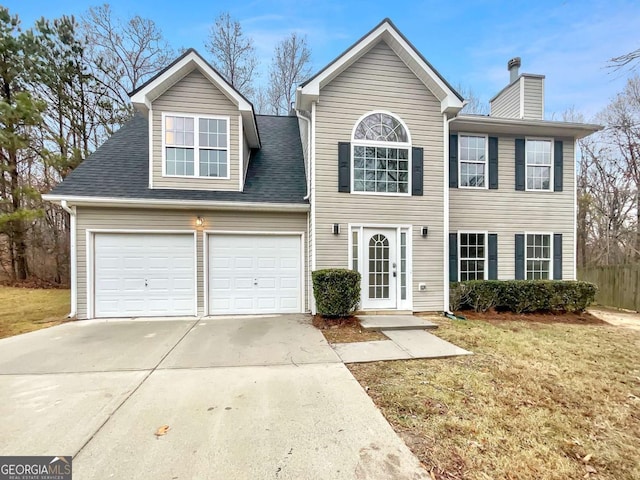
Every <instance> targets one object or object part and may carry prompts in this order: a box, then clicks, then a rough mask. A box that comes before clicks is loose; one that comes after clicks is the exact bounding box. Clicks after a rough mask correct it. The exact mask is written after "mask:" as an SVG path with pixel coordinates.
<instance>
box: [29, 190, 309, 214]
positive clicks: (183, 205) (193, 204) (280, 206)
mask: <svg viewBox="0 0 640 480" xmlns="http://www.w3.org/2000/svg"><path fill="white" fill-rule="evenodd" d="M42 199H43V200H45V201H48V202H53V203H60V202H61V201H63V200H64V201H66V202H67V203H68V204H69V205H78V206H97V207H131V208H163V209H177V210H180V209H190V208H200V209H207V210H257V211H300V212H306V211H308V210H309V204H306V203H268V202H233V201H231V202H227V201H208V200H162V199H144V198H108V197H82V196H73V195H71V196H70V195H55V194H47V195H43V196H42Z"/></svg>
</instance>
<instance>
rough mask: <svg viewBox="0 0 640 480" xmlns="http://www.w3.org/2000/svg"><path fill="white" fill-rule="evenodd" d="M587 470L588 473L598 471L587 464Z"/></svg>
mask: <svg viewBox="0 0 640 480" xmlns="http://www.w3.org/2000/svg"><path fill="white" fill-rule="evenodd" d="M587 472H588V473H598V471H597V470H596V469H595V468H593V467H592V466H591V465H587Z"/></svg>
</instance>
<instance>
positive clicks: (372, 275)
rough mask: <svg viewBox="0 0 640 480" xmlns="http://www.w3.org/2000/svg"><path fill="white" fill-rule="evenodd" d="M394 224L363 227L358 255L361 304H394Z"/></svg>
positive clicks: (367, 306)
mask: <svg viewBox="0 0 640 480" xmlns="http://www.w3.org/2000/svg"><path fill="white" fill-rule="evenodd" d="M396 235H397V230H396V229H395V228H365V229H364V231H363V244H362V257H363V260H364V262H363V263H364V265H363V267H364V268H363V269H362V271H363V275H362V308H365V309H393V308H396V307H397V303H396V290H397V288H396V287H397V283H398V282H397V275H398V258H397V249H396Z"/></svg>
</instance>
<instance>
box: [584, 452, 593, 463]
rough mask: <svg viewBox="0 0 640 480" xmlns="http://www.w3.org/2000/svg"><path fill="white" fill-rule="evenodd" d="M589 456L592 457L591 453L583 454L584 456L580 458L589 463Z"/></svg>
mask: <svg viewBox="0 0 640 480" xmlns="http://www.w3.org/2000/svg"><path fill="white" fill-rule="evenodd" d="M591 457H593V453H590V454H588V455H585V456H584V458H583V459H582V461H583V462H584V463H589V460H591Z"/></svg>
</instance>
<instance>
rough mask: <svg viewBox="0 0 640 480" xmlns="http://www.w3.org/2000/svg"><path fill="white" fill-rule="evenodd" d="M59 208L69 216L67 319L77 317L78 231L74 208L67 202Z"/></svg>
mask: <svg viewBox="0 0 640 480" xmlns="http://www.w3.org/2000/svg"><path fill="white" fill-rule="evenodd" d="M60 206H61V207H62V209H63V210H65V211H66V212H67V213H68V214H69V220H70V222H69V229H70V232H69V237H70V238H69V240H70V241H69V243H70V246H69V256H70V257H71V258H70V263H71V265H70V272H69V274H70V278H69V282H70V283H71V285H70V286H71V311H70V312H69V315H68V317H69V318H73V317H75V316H77V315H78V230H77V218H76V217H77V215H78V212H77V210H76V207H69V206H68V205H67V202H65V201H62V202H60Z"/></svg>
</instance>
